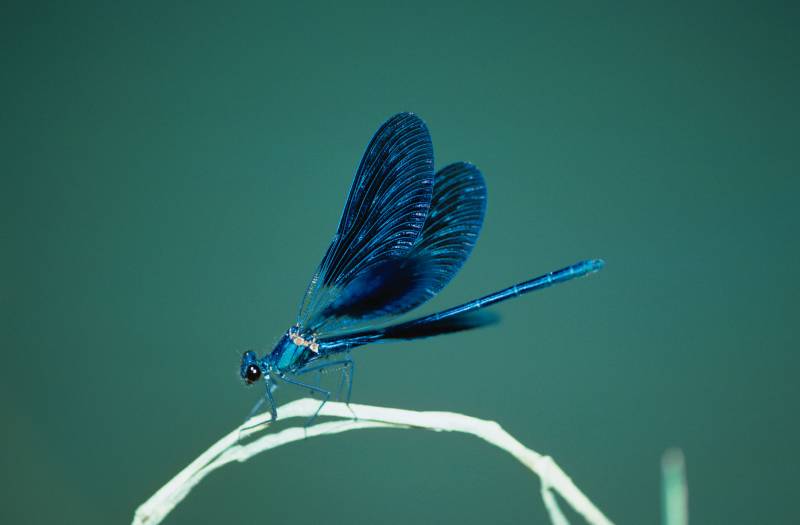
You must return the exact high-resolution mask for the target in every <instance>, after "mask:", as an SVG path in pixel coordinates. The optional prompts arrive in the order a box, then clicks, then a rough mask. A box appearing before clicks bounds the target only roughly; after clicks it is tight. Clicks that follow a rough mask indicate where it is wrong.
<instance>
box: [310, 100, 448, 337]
mask: <svg viewBox="0 0 800 525" xmlns="http://www.w3.org/2000/svg"><path fill="white" fill-rule="evenodd" d="M432 191H433V146H432V145H431V139H430V134H429V133H428V129H427V127H426V126H425V123H424V122H423V121H422V120H421V119H420V118H419V117H417V116H416V115H413V114H410V113H400V114H398V115H395V116H393V117H392V118H390V119H389V120H388V121H387V122H386V123H384V124H383V125H382V126H381V127H380V129H379V130H378V131H377V132H376V133H375V136H374V137H373V138H372V140H371V141H370V143H369V146H367V149H366V151H365V153H364V157H363V158H362V160H361V164H360V166H359V168H358V171H357V172H356V176H355V179H354V180H353V185H352V186H351V188H350V193H349V195H348V197H347V203H346V204H345V208H344V212H343V213H342V218H341V220H340V222H339V227H338V229H337V231H336V235H334V238H333V240H332V241H331V244H330V246H329V247H328V250H327V252H326V253H325V256H324V257H323V259H322V262H321V263H320V265H319V268H318V269H317V271H316V273H315V274H314V277H313V278H312V280H311V283H310V284H309V286H308V289H307V291H306V294H305V296H304V298H303V301H302V303H301V305H300V311H299V314H298V319H297V320H298V323H299V324H300V325H301V326H302V327H303V328H304V329H308V330H311V331H314V332H318V333H322V332H326V331H328V332H329V331H331V330H335V329H338V328H341V327H342V326H347V325H350V324H352V323H354V322H357V321H360V320H366V319H372V318H375V317H377V316H379V315H384V314H385V313H387V310H386V309H385V308H383V307H384V306H385V305H384V304H382V303H383V301H382V300H381V299H380V298H377V296H379V295H380V294H376V293H375V292H374V291H373V290H374V289H376V288H385V287H386V285H387V282H386V281H385V280H384V281H381V282H378V281H379V280H380V278H381V277H382V276H383V277H386V276H388V275H389V274H390V273H391V272H389V271H388V266H391V267H392V268H394V267H396V266H397V264H396V263H397V261H401V260H403V259H404V257H405V256H406V255H407V254H408V252H409V251H410V250H411V249H412V247H413V246H414V244H415V242H416V241H417V238H418V237H419V235H420V232H421V231H422V228H423V225H424V224H425V219H426V218H427V216H428V209H429V207H430V203H431V195H432ZM387 265H388V266H387ZM380 269H384V270H387V271H380ZM375 276H378V277H377V278H376V277H375ZM376 279H377V280H376ZM400 281H403V282H408V280H407V279H401V280H400ZM400 281H397V282H398V283H400ZM402 285H403V284H402V283H400V284H398V286H399V287H402ZM366 295H371V296H372V298H371V299H368V300H365V299H364V296H366ZM395 295H402V290H400V291H398V292H396V293H395ZM389 302H391V300H389ZM355 303H358V304H355ZM391 311H392V310H391V308H389V310H388V312H391Z"/></svg>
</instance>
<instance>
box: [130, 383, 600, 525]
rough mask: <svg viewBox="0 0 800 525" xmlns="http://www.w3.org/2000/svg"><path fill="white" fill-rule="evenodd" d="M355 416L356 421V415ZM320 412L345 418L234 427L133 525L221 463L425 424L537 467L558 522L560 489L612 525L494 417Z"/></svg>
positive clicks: (588, 514)
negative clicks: (314, 440) (313, 441)
mask: <svg viewBox="0 0 800 525" xmlns="http://www.w3.org/2000/svg"><path fill="white" fill-rule="evenodd" d="M318 406H319V401H316V400H314V399H307V398H306V399H298V400H297V401H292V402H291V403H288V404H286V405H284V406H282V407H280V408H279V409H278V414H280V419H281V420H284V419H290V418H309V417H311V416H312V415H313V414H314V412H315V411H316V410H317V407H318ZM353 414H355V415H357V417H358V419H353ZM320 415H321V416H331V417H339V418H343V419H344V420H343V421H332V422H326V423H319V424H317V425H313V426H310V427H308V428H302V427H293V428H287V429H285V430H282V431H280V432H276V433H273V434H266V435H264V436H261V437H259V438H257V439H255V440H253V441H250V442H248V443H246V444H242V443H240V438H241V437H244V436H251V435H253V434H256V433H258V432H259V431H260V430H262V429H263V428H264V427H265V425H266V423H267V421H268V417H269V416H268V415H259V416H256V417H254V418H252V419H250V420H249V421H246V422H245V423H244V424H243V425H242V426H240V427H238V428H236V429H234V430H233V431H232V432H231V433H229V434H228V435H227V436H225V437H223V438H222V439H220V440H219V441H217V442H216V443H215V444H214V445H212V446H211V448H209V449H208V450H207V451H205V452H204V453H202V454H201V455H200V456H199V457H198V458H197V459H195V460H194V461H192V462H191V463H190V464H189V465H188V466H187V467H186V468H184V469H183V470H182V471H181V472H179V473H178V474H177V475H176V476H175V477H174V478H172V479H171V480H170V481H169V482H168V483H167V484H166V485H164V486H163V487H161V489H159V490H158V491H157V492H156V493H155V494H153V496H152V497H150V499H148V500H147V501H145V502H144V503H143V504H142V505H140V506H139V508H138V509H136V514H135V515H134V517H133V524H134V525H156V524H158V523H161V521H162V520H163V519H164V518H165V517H166V516H167V514H169V512H170V511H172V509H173V508H175V506H176V505H177V504H178V503H180V502H181V500H183V498H185V497H186V496H187V495H188V494H189V492H190V491H191V490H192V488H194V486H195V485H197V484H198V483H200V481H202V479H203V478H204V477H205V476H206V475H208V474H210V473H211V472H212V471H214V470H216V469H218V468H219V467H221V466H223V465H226V464H227V463H230V462H232V461H239V462H243V461H247V460H248V459H250V458H251V457H253V456H255V455H256V454H259V453H261V452H264V451H267V450H270V449H272V448H275V447H279V446H281V445H285V444H287V443H291V442H293V441H299V440H302V439H306V438H310V437H314V436H322V435H327V434H338V433H340V432H346V431H348V430H357V429H362V428H425V429H429V430H434V431H446V432H464V433H467V434H472V435H474V436H477V437H479V438H481V439H483V440H485V441H487V442H489V443H491V444H492V445H495V446H497V447H499V448H501V449H503V450H505V451H506V452H508V453H509V454H511V455H512V456H514V457H515V458H516V459H517V460H519V461H520V463H522V464H523V465H525V466H526V467H528V468H529V469H530V470H531V471H533V472H534V473H535V474H536V475H537V476H539V478H540V479H541V481H542V499H543V500H544V504H545V507H546V508H547V511H548V513H549V514H550V519H551V521H552V522H553V523H554V524H556V525H562V524H563V525H566V524H567V520H566V518H565V517H564V515H563V514H562V513H561V510H560V509H559V508H558V504H557V502H556V498H555V496H554V494H553V492H557V493H558V494H559V495H561V497H562V498H563V499H564V500H565V501H566V502H567V503H569V504H570V505H571V506H572V508H573V509H575V510H576V511H577V512H578V513H579V514H581V515H582V516H583V517H584V518H585V519H586V521H587V522H588V523H590V524H592V525H611V521H610V520H609V519H608V518H606V517H605V516H604V515H603V513H602V512H600V510H598V509H597V507H595V506H594V505H593V504H592V502H591V501H589V499H588V498H587V497H586V496H585V495H584V494H583V492H581V491H580V489H578V487H576V486H575V484H574V483H573V482H572V480H571V479H570V478H569V476H567V475H566V474H565V473H564V471H562V470H561V468H560V467H559V466H558V465H557V464H556V463H555V461H553V459H552V458H550V457H549V456H543V455H541V454H539V453H537V452H534V451H533V450H531V449H529V448H526V447H525V446H523V445H522V444H521V443H520V442H519V441H517V440H516V439H514V438H513V437H512V436H511V435H510V434H508V433H507V432H506V431H505V430H503V429H502V428H501V427H500V425H498V424H497V423H495V422H494V421H485V420H482V419H477V418H474V417H470V416H465V415H463V414H456V413H453V412H415V411H412V410H400V409H396V408H384V407H375V406H368V405H354V404H351V405H350V406H349V407H348V406H347V405H345V404H344V403H335V402H329V403H326V404H325V406H324V407H323V408H322V411H321V412H320Z"/></svg>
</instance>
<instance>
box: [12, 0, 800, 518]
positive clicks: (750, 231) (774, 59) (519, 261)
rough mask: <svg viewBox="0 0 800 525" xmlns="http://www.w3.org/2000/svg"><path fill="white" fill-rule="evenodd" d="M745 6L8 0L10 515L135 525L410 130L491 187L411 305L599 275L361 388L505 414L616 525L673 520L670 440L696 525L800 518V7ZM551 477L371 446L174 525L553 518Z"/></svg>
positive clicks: (432, 446)
mask: <svg viewBox="0 0 800 525" xmlns="http://www.w3.org/2000/svg"><path fill="white" fill-rule="evenodd" d="M747 4H748V3H744V4H740V5H733V4H726V5H724V7H720V6H719V5H717V3H716V2H712V3H697V2H686V3H682V4H679V3H672V4H671V5H669V6H667V7H664V6H662V7H655V6H652V5H651V6H643V5H642V4H641V3H639V2H628V3H614V4H607V5H596V3H594V2H586V3H578V4H575V3H570V4H563V5H560V6H555V7H554V6H547V5H544V4H542V5H535V4H533V3H527V4H524V5H518V4H505V5H504V4H499V3H497V2H482V3H478V2H471V3H468V4H466V3H461V4H453V5H449V6H444V5H434V4H432V3H430V2H422V3H417V4H415V5H414V4H411V3H403V4H402V5H401V4H399V3H398V4H380V3H377V4H376V3H372V4H368V5H359V6H355V5H353V6H344V5H336V7H331V6H330V5H329V4H328V3H325V2H320V3H318V4H311V3H307V4H303V5H298V4H294V3H287V4H270V3H264V2H254V3H252V4H247V3H241V4H227V3H226V4H224V5H223V4H219V3H215V2H209V3H201V2H191V3H181V4H172V5H165V4H164V3H161V2H157V3H150V4H142V3H129V5H128V6H127V7H126V6H120V5H116V3H113V5H112V4H109V3H106V2H100V3H97V4H95V5H91V4H86V3H82V4H72V3H69V4H60V3H54V4H52V5H48V4H47V3H36V4H33V3H30V4H29V3H17V4H16V5H10V4H6V5H5V6H4V7H3V8H2V16H0V25H2V35H3V37H2V64H3V80H2V82H1V83H0V86H1V87H0V89H2V129H1V130H0V132H2V145H3V146H2V150H3V154H2V158H1V159H0V172H2V187H0V203H1V204H2V224H0V227H2V239H3V257H2V260H1V261H0V265H2V294H1V296H0V301H2V303H0V307H2V332H1V333H2V342H1V344H2V349H3V358H4V360H3V365H2V369H1V371H0V373H2V376H1V377H0V394H2V395H0V410H2V414H1V415H2V419H3V422H4V425H3V432H2V440H3V442H2V447H0V450H2V452H0V461H1V462H2V469H0V470H1V471H2V490H0V494H2V496H0V497H2V500H3V501H2V505H0V521H2V522H4V523H84V524H95V523H96V524H106V523H128V522H130V520H131V518H132V515H133V511H134V509H135V508H136V507H137V506H138V505H139V504H140V503H141V502H143V501H144V500H145V499H146V498H148V497H149V496H150V495H151V494H152V493H153V492H154V491H155V490H156V489H157V488H159V487H160V486H161V485H162V484H163V483H165V482H166V481H167V480H168V479H169V478H171V477H172V476H173V475H174V474H175V473H176V472H177V471H178V470H179V469H181V468H183V467H184V466H185V465H186V464H187V463H188V462H189V461H190V460H192V459H193V458H195V457H196V456H197V455H198V454H199V453H200V452H202V451H203V450H205V449H206V448H207V447H208V446H209V445H210V444H211V443H212V442H213V441H215V440H216V439H217V438H219V437H221V436H222V435H223V434H224V433H226V432H228V431H229V430H231V429H232V428H233V427H234V426H236V425H238V424H239V423H241V422H242V421H243V419H244V417H245V416H246V415H247V413H248V411H249V410H250V408H251V406H252V404H253V403H254V402H255V401H256V399H257V398H258V396H259V395H260V394H261V389H253V388H246V387H245V386H243V385H242V383H241V380H240V379H239V377H238V364H239V356H240V355H241V352H242V351H243V350H245V349H248V348H253V349H256V350H258V351H259V352H263V351H267V350H269V349H271V348H272V345H273V344H274V343H275V342H276V341H277V339H278V337H279V336H280V335H281V333H282V332H283V331H284V330H286V328H287V327H288V326H290V325H291V324H292V323H293V322H294V316H295V313H296V308H297V305H298V302H299V300H300V297H301V295H302V293H303V291H304V289H305V286H306V284H307V282H308V280H309V278H310V277H311V274H312V272H313V271H314V269H315V267H316V265H317V263H318V262H319V260H320V258H321V257H322V255H323V252H324V250H325V248H326V246H327V243H328V241H329V240H330V237H331V235H332V234H333V232H334V230H335V227H336V223H337V221H338V219H339V216H340V213H341V209H342V206H343V204H344V200H345V196H346V193H347V190H348V188H349V185H350V182H351V180H352V176H353V173H354V172H355V169H356V167H357V165H358V162H359V159H360V157H361V153H362V151H363V149H364V147H365V146H366V144H367V142H368V141H369V139H370V137H371V136H372V133H373V132H374V131H375V130H376V129H377V128H378V126H379V125H380V124H381V123H382V122H383V121H384V120H385V119H386V118H388V117H389V116H390V115H392V114H394V113H396V112H398V111H414V112H416V113H418V114H419V115H420V116H422V117H423V118H424V119H425V120H426V122H427V123H428V125H429V127H430V130H431V133H432V136H433V142H434V148H435V155H436V159H437V160H436V164H437V166H438V167H442V166H444V165H445V164H448V163H450V162H454V161H458V160H468V161H471V162H474V163H475V164H477V165H478V166H479V167H480V168H481V169H482V170H483V172H484V174H485V176H486V180H487V184H488V190H489V205H488V214H487V218H486V223H485V226H484V229H483V232H482V236H481V239H480V241H479V242H478V245H477V247H476V249H475V251H474V253H473V255H472V257H471V259H470V260H469V262H468V263H467V264H466V265H465V267H464V268H463V270H462V271H461V272H460V274H459V275H458V277H457V278H456V279H455V280H454V281H453V282H452V284H451V285H450V286H448V287H447V289H446V290H445V291H444V292H442V293H441V294H440V295H439V296H438V297H436V298H435V300H433V301H431V302H430V303H429V304H426V305H425V306H424V307H423V308H421V309H420V311H419V312H415V313H426V312H431V311H434V310H436V309H440V308H444V307H448V306H452V305H455V304H458V303H459V302H462V301H465V300H468V299H472V298H474V297H477V296H479V295H482V294H485V293H488V292H492V291H494V290H496V289H499V288H502V287H504V286H507V285H510V284H513V283H515V282H518V281H521V280H524V279H527V278H530V277H532V276H535V275H539V274H541V273H544V272H546V271H549V270H552V269H556V268H560V267H561V266H564V265H566V264H569V263H572V262H575V261H577V260H579V259H582V258H588V257H603V258H605V259H606V261H607V263H608V265H607V268H606V269H605V270H604V271H603V272H601V273H599V274H596V275H593V276H591V277H590V278H586V279H582V280H579V281H575V282H570V283H568V284H566V285H563V286H559V287H557V288H551V289H548V290H545V291H543V292H540V293H537V294H534V295H529V296H526V297H524V298H521V299H518V300H515V301H512V302H508V303H504V304H502V305H500V306H498V307H497V308H496V311H497V312H498V313H500V314H501V315H502V317H503V321H502V323H501V324H499V325H497V326H493V327H490V328H486V329H483V330H480V331H475V332H472V333H462V334H456V335H451V336H444V337H440V338H435V339H430V340H424V341H418V342H413V343H398V344H387V345H381V346H378V347H372V348H369V347H368V348H364V349H361V350H359V351H357V352H356V353H355V358H356V361H357V363H358V375H357V377H356V381H355V386H354V392H353V396H354V401H355V402H358V403H367V404H377V405H385V406H392V407H403V408H409V409H419V410H453V411H458V412H463V413H467V414H470V415H473V416H477V417H481V418H488V419H494V420H496V421H498V422H499V423H500V424H502V425H503V426H504V427H505V428H506V429H507V430H508V431H509V432H510V433H511V434H513V435H514V436H516V437H517V438H518V439H519V440H520V441H521V442H523V443H525V444H526V445H528V446H530V447H532V448H533V449H535V450H538V451H540V452H543V453H547V454H550V455H552V456H553V457H554V458H555V459H556V461H557V462H558V463H559V464H560V465H561V466H562V467H563V468H564V470H565V471H566V472H567V473H569V474H570V475H571V476H572V478H573V479H574V481H575V482H576V484H577V485H578V486H579V487H581V488H582V489H583V490H584V491H585V492H586V494H587V495H588V496H589V497H590V499H592V500H593V501H594V502H595V503H596V504H597V505H598V507H600V508H601V509H602V510H603V511H604V512H605V513H606V514H607V515H608V516H609V517H610V518H611V519H612V520H614V521H616V522H618V523H658V521H659V516H660V510H659V508H660V507H659V505H660V504H659V490H660V481H659V459H660V456H661V454H662V452H663V451H664V450H665V449H666V448H668V447H672V446H677V447H680V448H682V449H683V450H684V452H685V456H686V462H687V471H688V481H689V493H690V516H691V519H692V522H693V523H704V524H706V523H726V524H731V523H787V522H790V521H793V520H795V519H796V508H795V506H794V505H793V500H794V498H795V490H794V487H795V485H796V481H797V479H798V474H800V469H798V461H797V459H796V447H797V443H798V442H800V427H799V426H798V421H797V417H796V413H797V409H798V400H799V399H800V396H799V395H798V394H800V392H799V391H798V390H799V389H798V381H797V374H798V372H799V371H800V366H798V365H800V359H799V358H798V352H797V342H796V323H797V317H798V315H797V314H798V305H797V301H798V295H799V294H798V291H799V290H798V285H797V281H796V280H795V274H796V271H797V270H796V267H797V261H798V255H799V253H798V242H797V240H798V220H797V214H796V208H795V206H796V203H795V201H796V198H797V194H798V189H800V182H799V181H798V160H799V159H800V154H799V153H798V144H797V136H798V131H800V128H799V126H798V116H799V115H798V104H797V93H798V91H799V90H800V85H799V84H800V82H798V71H799V70H798V65H800V64H798V56H800V54H799V53H798V51H800V50H799V49H798V32H797V27H798V23H800V17H798V8H797V6H796V5H791V3H785V2H775V3H765V2H759V3H756V2H751V3H749V4H750V5H747ZM276 394H277V395H278V396H284V397H279V399H282V400H286V399H288V397H286V396H291V395H292V393H291V392H289V391H288V390H287V389H281V390H279V391H278V392H277V393H276ZM792 414H795V415H792ZM538 490H539V482H538V480H537V479H536V478H535V477H534V476H533V475H531V474H530V473H528V472H527V471H526V470H525V469H524V468H523V467H522V466H521V465H519V464H518V463H516V462H515V461H514V460H513V459H512V458H511V457H509V456H507V455H506V454H504V453H503V452H501V451H499V450H496V449H494V448H492V447H490V446H488V445H486V444H484V443H482V442H479V441H478V440H477V439H475V438H471V437H468V436H462V435H449V434H448V435H444V434H435V433H431V432H422V431H389V430H370V431H360V432H352V433H348V434H343V435H338V436H333V437H325V438H320V439H315V440H312V441H308V442H300V443H295V444H293V445H290V446H287V447H285V448H282V449H279V450H278V451H275V452H273V453H269V454H266V455H264V456H263V457H260V458H257V459H255V460H253V461H250V462H248V463H245V464H241V465H240V464H236V465H232V466H230V467H227V468H225V469H223V470H222V471H220V472H217V473H215V474H213V475H212V476H211V477H209V478H208V479H207V480H206V481H205V482H204V483H203V484H202V485H201V486H200V487H199V488H198V489H197V490H196V491H195V492H193V493H192V494H191V495H190V496H189V497H188V498H187V499H186V500H185V501H184V502H183V504H182V505H180V506H179V507H178V509H177V510H176V511H175V513H174V514H173V515H171V516H170V517H169V518H168V520H167V523H170V524H181V523H187V524H188V523H234V522H242V523H249V522H260V523H277V522H291V523H297V524H300V523H320V522H325V523H375V522H379V523H398V524H399V523H409V522H413V523H463V524H483V523H547V516H546V513H545V511H544V508H543V506H542V503H541V500H540V497H539V493H538ZM568 515H569V516H570V517H573V518H574V519H575V522H576V523H580V522H581V520H580V519H579V518H578V517H577V516H576V515H574V514H571V513H569V514H568Z"/></svg>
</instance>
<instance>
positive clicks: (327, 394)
mask: <svg viewBox="0 0 800 525" xmlns="http://www.w3.org/2000/svg"><path fill="white" fill-rule="evenodd" d="M297 375H300V374H297ZM280 378H281V379H283V380H284V381H286V382H287V383H291V384H293V385H296V386H299V387H301V388H308V389H309V390H311V391H312V392H316V393H318V394H320V395H322V403H320V405H319V407H317V411H316V412H314V415H313V416H311V418H310V419H309V420H308V421H306V424H305V425H304V426H306V427H309V426H311V423H313V422H314V420H315V419H316V418H317V416H318V415H319V411H320V410H322V407H323V406H325V403H327V402H328V400H329V399H330V398H331V393H330V392H329V391H328V390H325V389H323V388H319V387H316V386H314V385H309V384H307V383H303V382H302V381H298V380H297V379H292V378H291V377H289V376H288V375H286V374H284V375H282V376H280Z"/></svg>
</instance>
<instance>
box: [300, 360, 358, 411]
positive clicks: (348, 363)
mask: <svg viewBox="0 0 800 525" xmlns="http://www.w3.org/2000/svg"><path fill="white" fill-rule="evenodd" d="M337 366H341V367H342V377H341V380H340V381H339V388H338V389H337V394H336V398H337V399H341V394H342V389H343V388H344V384H345V381H347V397H346V398H345V404H346V405H347V408H348V409H350V413H351V414H353V419H358V416H356V414H355V412H353V409H352V408H350V397H351V396H352V394H353V376H354V375H355V370H356V363H355V361H353V358H352V357H350V354H349V353H347V354H346V355H345V358H344V359H339V360H337V361H330V362H326V363H320V364H318V365H314V366H309V367H306V368H303V369H301V370H299V371H298V372H297V373H296V375H298V376H300V375H303V374H307V373H309V372H317V373H318V374H319V375H321V373H322V371H323V370H325V369H328V368H334V367H337ZM320 408H321V407H320Z"/></svg>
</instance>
